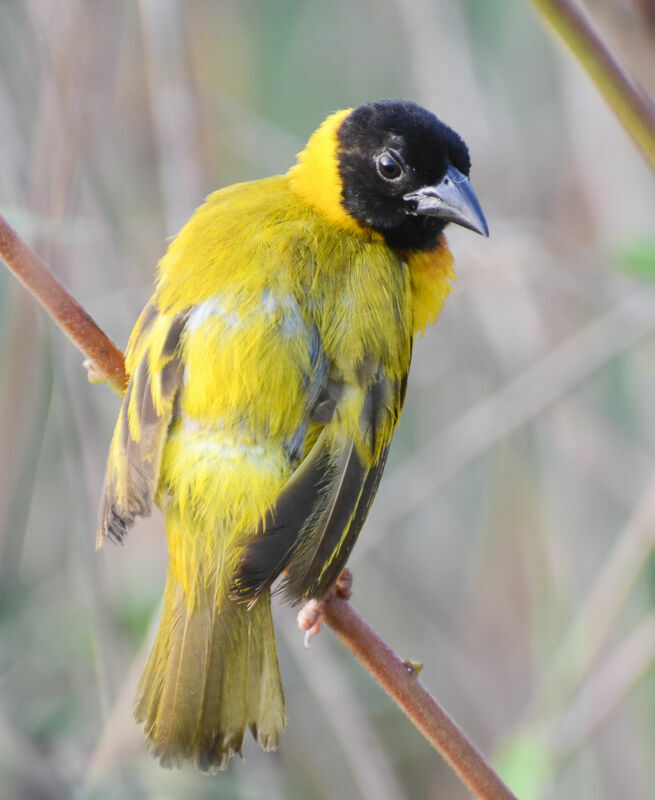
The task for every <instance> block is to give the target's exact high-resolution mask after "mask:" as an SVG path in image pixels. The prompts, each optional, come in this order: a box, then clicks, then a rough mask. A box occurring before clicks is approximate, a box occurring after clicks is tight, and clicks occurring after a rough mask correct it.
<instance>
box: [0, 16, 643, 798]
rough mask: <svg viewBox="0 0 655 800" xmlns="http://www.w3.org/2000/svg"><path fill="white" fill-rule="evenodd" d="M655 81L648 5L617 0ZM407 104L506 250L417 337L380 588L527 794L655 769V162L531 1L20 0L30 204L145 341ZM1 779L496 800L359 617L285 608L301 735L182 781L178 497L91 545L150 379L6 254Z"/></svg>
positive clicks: (51, 237)
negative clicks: (126, 402) (153, 675)
mask: <svg viewBox="0 0 655 800" xmlns="http://www.w3.org/2000/svg"><path fill="white" fill-rule="evenodd" d="M587 6H588V8H589V9H590V10H591V11H592V12H593V13H594V15H595V16H596V18H597V19H598V21H599V22H600V24H601V26H602V27H603V28H604V30H605V31H606V32H607V33H608V34H609V38H610V40H611V41H612V42H613V43H614V44H615V45H616V46H617V47H618V49H619V50H620V51H621V52H622V54H623V55H624V57H625V58H626V59H627V61H628V63H629V64H630V66H631V68H632V69H633V70H634V72H635V73H636V74H638V75H639V76H640V77H641V78H642V79H643V80H644V81H645V83H646V88H648V89H649V90H650V91H651V93H653V92H654V91H655V72H654V71H653V70H652V62H653V48H654V45H653V41H655V40H654V38H653V37H654V36H655V19H654V15H653V13H652V6H651V4H650V3H649V2H646V0H641V2H638V0H634V2H631V1H630V0H593V1H592V0H590V2H588V4H587ZM389 96H401V97H406V98H409V99H413V100H416V101H418V102H420V103H422V104H424V105H425V106H427V107H428V108H431V109H433V110H434V111H435V112H436V113H437V114H438V115H439V116H441V117H442V118H443V119H444V120H446V121H447V122H448V123H449V124H451V125H452V126H453V127H454V128H455V129H456V130H458V131H459V132H460V133H461V134H462V135H463V136H464V138H465V139H466V141H467V143H468V144H469V146H470V148H471V151H472V155H473V164H474V166H473V172H472V177H473V184H474V186H475V189H476V192H477V194H478V196H479V198H480V200H481V202H482V204H483V207H484V209H485V212H486V214H487V218H488V220H489V223H490V227H491V230H492V238H491V239H490V240H488V241H487V240H483V239H481V238H479V237H474V236H473V235H471V234H469V233H467V232H465V231H457V230H453V231H452V233H451V234H450V241H451V245H452V248H453V250H454V252H455V254H456V260H457V265H458V280H457V284H456V287H455V290H454V293H453V296H452V297H451V298H450V301H449V302H448V304H447V307H446V310H445V311H444V313H443V314H442V317H441V319H440V320H439V323H438V325H437V326H436V327H435V328H434V329H433V330H431V331H430V332H429V333H428V334H427V335H426V337H425V339H424V340H423V341H421V342H419V344H418V346H417V348H416V353H415V360H414V366H413V373H412V379H411V381H410V388H409V393H408V399H407V406H406V412H405V415H404V418H403V421H402V424H401V428H400V430H399V432H398V434H397V437H396V441H395V444H394V448H393V451H392V457H391V462H390V464H389V467H388V469H387V474H386V476H385V479H384V481H383V484H382V487H381V490H380V495H379V497H378V500H377V502H376V504H375V506H374V509H373V513H372V515H371V518H370V520H369V522H368V523H367V525H366V529H365V531H364V533H363V536H362V539H361V541H360V542H359V544H358V547H357V548H356V550H355V553H354V556H353V558H352V559H351V566H352V568H353V571H354V573H355V594H354V597H353V603H354V605H355V606H356V607H357V608H358V610H359V611H360V612H361V613H362V615H363V616H364V617H365V618H366V619H367V620H368V621H369V622H370V623H371V624H372V625H373V626H374V627H375V628H376V629H377V630H378V631H379V632H380V633H381V635H383V636H384V637H385V639H386V640H387V641H389V642H390V643H391V644H392V645H393V646H394V647H395V649H396V650H397V651H398V652H399V653H401V654H402V655H403V656H407V657H408V658H412V659H418V660H422V661H423V662H424V663H425V667H424V670H423V673H422V679H423V680H424V682H425V684H426V685H427V686H428V687H429V688H430V689H431V690H432V692H433V693H434V694H435V695H436V696H437V697H438V698H439V699H440V700H441V701H442V702H443V704H444V705H445V706H446V708H447V709H448V710H449V711H450V712H451V713H452V714H453V716H454V717H455V718H456V719H457V720H458V722H459V723H460V725H462V727H463V728H464V729H465V730H466V731H467V732H468V733H469V735H470V736H471V737H472V738H473V739H474V740H475V741H476V742H477V743H478V744H479V746H480V747H481V748H482V749H483V750H484V751H485V752H486V753H487V754H489V755H490V756H491V757H493V758H494V760H495V763H496V765H497V766H498V768H499V769H500V772H501V774H502V776H503V777H504V778H505V779H506V780H508V781H509V782H510V784H511V785H512V786H513V788H514V789H515V791H516V792H517V793H518V794H519V795H520V796H521V797H522V798H531V797H532V798H566V797H575V798H581V799H582V800H585V798H594V800H597V798H604V797H606V798H614V797H621V798H625V799H626V800H631V799H632V798H635V799H639V798H645V797H650V796H652V795H653V792H654V791H655V766H654V764H653V759H652V750H653V745H654V742H655V714H654V713H653V712H654V710H655V673H654V672H653V671H652V670H651V669H650V668H651V665H652V663H653V660H654V659H655V612H654V600H655V573H654V572H653V566H652V563H651V562H650V559H649V557H650V555H651V550H652V547H653V544H655V484H653V483H652V479H653V467H654V466H655V415H653V400H652V398H653V397H654V396H655V370H654V369H653V367H654V361H655V337H654V336H653V334H654V333H655V294H654V291H653V288H652V286H651V283H650V281H651V279H652V278H653V277H654V276H655V225H654V219H655V184H654V183H653V178H652V174H651V173H649V172H648V170H647V168H646V167H645V165H644V163H643V161H642V160H641V158H640V156H639V155H638V153H637V152H636V151H635V149H634V147H633V145H632V143H631V142H630V140H629V139H628V137H627V136H626V134H625V133H624V132H623V131H622V130H621V129H620V128H619V126H618V123H617V122H616V121H615V120H614V119H613V117H612V115H611V112H610V111H608V110H607V108H606V107H605V105H604V103H603V101H602V100H601V99H600V98H599V96H598V94H597V92H596V90H595V89H594V87H593V86H592V85H591V84H590V83H589V81H588V80H587V79H586V78H585V76H584V75H583V74H582V72H581V70H580V68H579V67H578V66H577V65H576V64H575V63H574V62H573V61H572V59H571V58H570V57H569V56H568V54H567V53H565V52H564V51H563V50H561V49H560V48H559V46H557V45H556V44H555V42H554V41H552V40H551V39H550V38H549V36H548V34H547V33H546V32H545V31H544V30H543V28H541V27H540V25H539V21H538V20H537V18H536V17H535V16H534V14H533V12H532V11H531V9H530V7H529V6H528V5H527V4H525V3H524V2H520V0H497V1H496V2H494V3H482V2H480V0H440V2H437V3H434V2H429V0H384V1H383V2H380V0H376V2H373V0H362V1H361V2H359V3H357V4H354V5H353V4H352V3H350V2H345V0H336V2H333V3H330V4H328V3H313V2H300V0H266V2H264V0H250V1H249V2H239V3H237V2H220V3H212V4H210V3H202V2H199V1H197V0H192V1H191V2H186V3H183V2H181V1H180V0H141V1H140V2H138V3H132V2H112V3H108V2H107V3H84V2H81V0H73V1H72V2H70V1H69V2H47V0H29V2H17V1H14V0H0V213H2V214H3V215H5V216H6V217H7V218H8V219H9V221H10V222H11V223H12V224H13V225H14V226H15V227H16V228H17V229H18V231H19V232H20V233H21V234H22V235H23V236H24V237H25V238H27V239H28V240H29V241H30V242H31V243H32V245H33V246H34V247H35V249H37V250H38V251H39V252H40V253H41V255H42V256H43V257H44V258H45V260H46V261H47V262H48V263H49V264H50V265H51V266H52V268H53V270H54V271H55V273H56V274H57V275H58V276H59V277H60V278H61V279H62V280H63V281H64V282H65V283H66V284H67V285H68V287H69V288H70V289H71V291H72V292H73V294H74V295H75V296H76V297H78V298H79V299H80V301H81V302H82V304H83V305H84V306H85V307H86V308H87V309H88V310H89V311H90V312H91V313H92V315H93V316H94V317H95V319H96V320H97V321H98V323H99V324H100V325H101V327H103V328H104V330H105V331H106V332H107V333H109V334H110V335H111V336H112V337H113V338H114V339H115V340H116V341H117V343H118V344H120V345H124V343H125V342H126V340H127V336H128V334H129V331H130V328H131V325H132V323H133V321H134V319H135V317H136V315H137V313H138V311H139V310H140V308H141V306H142V305H143V303H144V302H145V301H146V300H147V298H148V296H149V293H150V287H151V281H152V272H153V267H154V265H155V264H156V262H157V259H158V257H159V256H160V255H161V253H162V252H163V250H164V248H165V242H166V239H167V237H170V236H172V235H174V234H175V232H176V231H177V230H178V229H179V227H180V226H181V225H182V224H183V222H184V221H185V219H186V218H187V217H188V216H189V214H190V213H191V211H192V210H193V208H194V207H195V206H196V205H198V203H199V202H200V201H201V200H202V198H203V197H204V195H205V194H206V193H207V192H209V191H210V190H211V189H213V188H215V187H217V186H220V185H225V184H228V183H232V182H234V181H237V180H243V179H248V178H255V177H262V176H264V175H268V174H271V173H274V172H280V171H284V170H286V169H287V167H288V166H289V164H290V163H292V161H293V157H294V154H295V152H297V151H298V150H299V149H300V148H301V147H302V145H303V143H304V141H305V139H306V137H307V136H308V134H309V133H310V132H311V131H312V130H313V129H314V128H315V127H316V125H317V124H318V123H319V122H320V121H321V120H322V119H323V118H324V116H325V115H326V114H327V113H328V112H330V111H332V110H334V109H336V108H341V107H345V106H349V105H357V104H359V103H361V102H365V101H367V100H370V99H375V98H379V97H389ZM0 331H1V332H2V338H1V339H0V442H2V446H1V447H0V478H1V480H0V786H2V796H3V798H5V797H6V798H8V800H13V798H17V799H18V798H20V800H23V798H30V800H32V798H41V797H42V798H69V797H79V798H98V799H99V800H100V799H101V798H102V799H104V798H108V799H109V798H150V797H156V798H171V799H172V798H179V797H183V796H188V797H194V798H195V797H198V798H214V797H220V798H226V799H227V798H235V799H236V800H240V799H241V798H260V797H263V796H266V797H267V798H271V799H272V798H287V797H288V798H294V799H295V798H308V799H311V800H314V799H317V800H319V799H321V798H326V799H327V798H343V797H347V798H350V797H353V798H372V797H375V798H381V800H386V799H387V798H388V799H389V800H391V799H392V798H403V797H406V798H417V797H420V798H423V797H429V798H455V800H457V798H463V797H465V796H466V793H465V791H464V790H463V789H462V788H461V786H460V785H459V782H458V781H457V779H456V778H455V777H454V776H453V775H452V774H451V773H450V771H449V770H448V769H447V768H446V767H445V766H444V765H443V764H442V763H441V762H440V759H439V758H438V757H437V756H436V755H435V754H434V752H433V751H432V750H431V749H430V747H429V745H427V744H426V743H425V742H424V741H423V739H422V738H421V737H420V735H419V734H418V733H417V732H416V731H415V730H414V729H413V728H412V727H411V725H410V724H409V722H407V720H406V719H405V718H404V717H403V716H402V715H401V714H400V712H399V711H398V710H397V709H396V708H395V707H394V706H393V704H392V703H391V701H389V700H388V699H387V698H386V696H385V695H384V694H383V693H382V692H381V691H380V689H379V688H378V687H377V686H376V685H375V684H374V683H372V681H371V680H370V678H369V676H368V675H366V674H365V673H364V672H363V670H362V669H361V668H360V667H359V665H358V664H356V663H355V662H354V661H353V660H352V658H351V657H350V656H349V655H347V654H346V653H345V652H344V651H343V649H342V647H341V646H340V645H339V644H338V643H337V642H336V640H335V639H334V637H333V636H332V635H331V633H329V632H327V631H326V632H324V633H322V635H321V636H319V637H318V638H317V639H315V640H314V642H313V643H312V647H311V649H310V650H309V652H305V651H304V650H303V649H302V639H301V635H300V634H299V633H298V632H297V630H296V628H295V623H294V619H293V616H294V615H293V612H292V611H290V610H289V609H287V608H284V607H279V608H278V609H276V617H277V628H278V639H279V648H280V657H281V662H282V670H283V675H284V679H285V687H286V693H287V699H288V706H289V717H290V725H289V729H288V731H287V732H286V734H285V736H284V738H283V740H282V742H281V747H280V750H279V752H278V753H277V754H264V753H261V752H259V751H258V750H257V749H256V748H255V747H254V746H252V744H251V743H249V744H248V746H247V748H246V756H247V762H246V763H239V762H236V763H233V764H232V765H231V766H230V769H229V770H228V771H227V772H226V773H225V774H223V775H220V776H219V777H215V778H207V777H205V776H202V775H198V774H196V773H195V772H194V771H193V770H191V769H185V770H182V771H181V772H168V771H163V770H161V769H160V768H159V767H158V766H157V765H156V763H155V762H154V761H152V759H151V758H150V757H149V756H148V755H147V754H146V753H145V749H144V746H143V744H142V739H141V734H140V731H139V730H138V729H137V728H136V726H135V725H134V724H133V723H132V721H131V718H130V714H129V707H130V702H131V694H132V691H133V686H134V683H135V681H136V677H137V675H138V673H139V671H140V669H141V666H142V663H143V660H144V657H145V651H146V650H147V646H148V639H149V636H150V635H151V634H152V628H153V624H154V623H155V621H156V613H157V608H158V601H159V597H160V593H161V588H162V585H163V575H164V571H165V561H166V551H165V541H164V537H163V526H162V521H161V519H160V517H159V515H156V516H155V517H153V518H152V519H150V520H146V521H144V522H143V523H141V524H140V525H139V526H138V529H136V530H135V531H134V532H133V533H132V535H131V536H130V538H129V540H128V543H127V544H126V546H125V547H124V548H106V549H104V550H103V551H101V552H100V553H95V552H94V530H95V513H96V505H97V500H98V497H99V493H100V486H101V482H102V476H103V469H104V459H105V454H106V449H107V445H108V441H109V436H110V432H111V428H112V426H113V422H114V418H115V415H116V413H117V409H118V400H117V398H116V397H115V396H113V395H112V393H111V392H110V391H109V390H108V389H106V388H105V387H100V388H94V387H92V386H90V385H89V384H88V383H87V381H86V374H85V371H84V370H83V369H82V368H81V364H80V358H79V355H78V354H77V352H76V351H74V350H73V348H72V347H71V346H70V345H69V343H68V342H67V341H66V340H65V339H64V338H63V337H62V336H61V334H60V332H59V331H58V330H57V329H55V328H54V327H53V326H52V324H51V323H50V322H49V321H48V320H47V319H46V318H45V316H44V314H43V313H42V312H41V311H40V310H39V309H37V308H36V306H35V304H34V302H33V300H32V299H31V298H30V297H29V296H28V295H27V294H26V293H25V292H24V290H23V289H22V288H20V287H19V286H18V284H17V283H16V282H15V280H14V279H13V278H12V277H11V276H10V275H9V274H8V273H6V272H5V271H2V272H0Z"/></svg>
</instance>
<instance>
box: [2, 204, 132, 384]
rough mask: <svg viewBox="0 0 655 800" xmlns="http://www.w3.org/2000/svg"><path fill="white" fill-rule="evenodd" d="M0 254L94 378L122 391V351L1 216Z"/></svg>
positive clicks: (123, 382)
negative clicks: (82, 357) (84, 358)
mask: <svg viewBox="0 0 655 800" xmlns="http://www.w3.org/2000/svg"><path fill="white" fill-rule="evenodd" d="M0 258H2V259H3V261H4V262H5V263H6V264H7V266H8V267H9V269H10V270H11V271H12V272H13V273H14V275H16V277H17V278H18V280H19V281H20V282H21V283H22V284H23V285H24V286H25V287H26V288H27V289H28V290H29V291H30V292H31V293H32V294H33V295H34V297H36V299H37V300H38V301H39V303H41V305H42V306H43V307H44V308H45V309H46V311H47V312H48V313H49V314H50V316H51V317H52V318H53V319H54V320H55V322H56V323H57V325H58V326H59V327H60V328H61V329H62V330H63V331H64V333H65V334H66V335H67V336H68V338H69V339H70V340H71V341H72V342H73V344H74V345H75V346H76V347H77V348H78V349H79V350H81V351H82V352H83V353H84V355H85V356H87V358H88V359H89V361H90V362H91V369H92V373H93V377H94V379H95V380H98V381H105V382H106V383H108V384H109V385H110V386H111V387H112V389H114V390H115V391H117V392H118V393H119V394H122V393H123V392H124V391H125V386H126V384H127V376H126V374H125V362H124V360H123V354H122V353H121V351H120V350H119V349H118V348H117V347H116V345H115V344H113V342H112V341H111V340H110V339H108V338H107V336H106V335H105V334H104V333H103V332H102V331H101V330H100V328H99V327H98V326H97V325H96V323H95V322H94V321H93V320H92V319H91V317H90V316H89V315H88V314H87V313H86V311H85V310H84V309H83V308H82V306H81V305H80V304H79V303H78V302H77V301H76V300H74V299H73V298H72V297H71V295H70V293H69V292H68V290H67V289H66V288H65V287H64V286H63V285H62V284H61V283H60V282H59V281H58V280H57V279H56V278H55V276H54V275H53V274H52V272H50V270H49V269H48V267H46V265H45V264H44V263H43V261H41V259H40V258H39V257H38V256H37V254H36V253H35V252H34V251H33V250H32V249H31V248H30V247H29V246H28V245H27V244H25V242H24V241H23V240H22V239H21V238H20V237H19V236H18V234H17V233H16V231H14V229H13V228H12V227H11V226H10V225H9V224H8V223H7V222H6V220H5V219H3V217H2V216H0Z"/></svg>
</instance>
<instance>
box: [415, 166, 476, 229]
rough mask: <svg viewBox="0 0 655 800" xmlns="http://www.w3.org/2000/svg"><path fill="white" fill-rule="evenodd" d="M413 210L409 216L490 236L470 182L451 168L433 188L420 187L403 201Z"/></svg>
mask: <svg viewBox="0 0 655 800" xmlns="http://www.w3.org/2000/svg"><path fill="white" fill-rule="evenodd" d="M403 200H405V201H406V202H407V203H410V204H411V205H412V206H413V207H412V210H411V212H410V213H412V214H419V215H425V216H427V217H439V219H443V220H446V221H447V222H454V223H455V224H456V225H462V226H463V227H464V228H468V229H469V230H472V231H475V232H476V233H480V234H482V236H489V227H488V225H487V220H486V219H485V218H484V214H483V213H482V209H481V208H480V203H479V202H478V198H477V197H476V196H475V192H474V191H473V189H472V188H471V184H470V183H469V179H468V178H467V177H466V175H463V174H462V173H461V172H460V171H459V170H458V169H455V167H453V166H452V165H451V166H449V167H448V169H447V170H446V174H445V175H444V176H443V178H442V179H441V181H440V182H439V183H438V184H437V185H436V186H423V187H421V188H420V189H418V190H417V191H415V192H410V193H409V194H406V195H405V196H404V197H403Z"/></svg>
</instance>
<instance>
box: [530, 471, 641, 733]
mask: <svg viewBox="0 0 655 800" xmlns="http://www.w3.org/2000/svg"><path fill="white" fill-rule="evenodd" d="M654 549H655V479H652V480H651V481H650V483H649V484H648V486H647V487H646V488H645V490H644V492H643V494H642V496H641V499H640V501H639V503H638V504H637V507H636V509H635V510H634V513H633V514H632V517H631V518H630V520H629V521H628V523H627V524H626V526H625V528H624V529H623V531H622V532H621V534H620V535H619V537H618V538H617V542H616V545H615V546H614V548H613V549H612V551H611V553H610V554H609V556H608V557H607V560H606V562H605V565H604V566H603V568H602V570H601V571H600V573H599V574H598V577H597V578H596V580H595V582H594V585H593V586H592V588H591V590H590V592H589V594H588V596H587V598H586V600H585V602H584V604H583V605H582V607H581V609H580V611H579V612H578V615H577V618H576V619H575V620H574V622H573V623H572V625H571V627H570V629H569V631H568V633H567V635H566V636H565V638H564V641H563V643H562V644H561V646H560V648H559V650H558V652H557V655H556V656H555V658H554V660H553V662H552V663H551V665H550V667H549V669H548V670H547V672H546V675H545V677H544V682H543V684H542V685H541V686H540V688H539V689H538V691H537V692H536V694H535V697H534V698H533V700H532V703H531V712H532V713H531V714H530V716H531V718H532V719H534V718H535V716H536V718H537V719H539V718H543V716H544V715H546V714H548V716H549V717H550V718H551V719H553V713H552V710H553V709H555V715H557V713H558V710H559V709H562V708H564V707H566V705H568V703H569V700H570V698H571V696H572V695H573V693H574V692H575V691H576V690H577V689H578V687H579V686H580V684H581V682H582V680H583V679H584V676H585V674H586V673H587V671H588V669H589V667H590V665H591V663H592V662H593V660H594V658H595V657H596V655H597V653H598V652H599V650H600V648H601V647H602V645H603V643H604V642H605V640H606V638H607V636H608V634H609V632H610V630H611V627H612V624H613V622H614V620H615V619H616V617H617V615H618V613H619V611H620V609H621V607H622V606H623V603H624V602H625V599H626V597H627V596H628V594H629V591H630V589H631V587H632V586H633V585H634V583H635V581H636V580H637V577H638V576H639V574H640V572H641V570H642V569H643V567H644V565H645V564H646V563H647V561H648V558H649V557H650V556H651V554H652V553H653V550H654Z"/></svg>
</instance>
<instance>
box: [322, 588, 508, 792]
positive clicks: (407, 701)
mask: <svg viewBox="0 0 655 800" xmlns="http://www.w3.org/2000/svg"><path fill="white" fill-rule="evenodd" d="M324 616H325V621H326V622H327V623H328V624H329V625H330V627H331V628H332V629H333V630H334V632H335V633H336V634H337V636H338V637H339V638H340V639H341V641H342V642H343V643H344V644H345V645H346V647H348V648H349V649H350V651H351V652H352V653H354V655H355V656H357V658H358V659H359V660H360V661H361V663H362V664H363V665H364V667H365V668H366V669H367V670H368V672H369V673H370V674H371V675H372V676H373V677H374V678H375V680H376V681H377V682H378V683H379V684H380V686H382V688H383V689H384V690H385V692H386V693H387V694H388V695H389V697H391V698H392V700H394V702H396V703H397V704H398V706H399V707H400V708H401V709H402V710H403V711H404V712H405V714H406V715H407V716H408V717H409V719H410V720H411V721H412V722H413V723H414V725H415V726H416V727H417V729H418V730H419V731H421V733H422V734H423V735H424V736H425V738H426V739H427V740H428V741H429V742H430V744H431V745H432V746H433V747H434V748H435V749H436V750H437V751H438V752H439V753H440V754H441V755H442V756H443V758H444V759H445V761H446V762H447V763H448V764H449V765H450V766H451V767H452V769H453V770H454V771H455V772H456V773H457V775H458V776H459V777H460V779H461V780H462V782H463V783H464V784H465V786H466V787H467V788H468V789H470V790H471V791H472V792H473V793H474V794H475V796H476V797H478V798H480V800H516V797H515V795H514V794H512V792H511V791H510V790H509V789H508V788H507V786H506V785H505V784H504V783H503V781H502V780H501V779H500V778H499V777H498V775H497V774H496V773H495V772H494V770H493V769H492V768H491V767H490V766H489V764H488V763H487V762H486V760H485V759H484V757H483V756H482V755H481V754H480V752H479V751H478V750H477V749H476V748H475V747H474V745H473V744H472V743H471V742H470V741H469V740H468V739H467V738H466V736H465V734H464V733H463V732H462V731H461V730H460V729H459V728H458V727H457V725H456V724H455V723H454V722H453V720H452V719H451V718H450V717H449V716H448V714H447V713H446V712H445V711H444V710H443V708H441V706H440V705H439V704H438V703H437V702H436V700H435V699H434V698H433V697H432V696H431V695H430V693H429V692H428V691H427V690H426V689H425V687H424V686H423V685H422V684H421V682H420V681H419V680H418V677H417V674H418V671H417V670H415V669H413V668H412V665H410V664H407V662H403V661H401V660H400V659H399V658H398V656H397V655H396V654H395V653H394V652H393V650H391V648H390V647H389V646H388V645H387V644H386V643H385V642H384V641H383V640H382V639H381V638H380V637H379V636H378V635H377V633H375V631H374V630H373V629H372V628H371V627H370V626H369V625H367V624H366V622H364V620H363V619H362V618H361V617H360V616H359V614H357V612H356V611H355V609H354V608H353V607H352V606H351V605H350V603H349V602H348V601H347V600H344V599H343V598H342V597H339V596H338V595H333V596H331V597H330V598H329V600H328V601H327V602H326V604H325V609H324Z"/></svg>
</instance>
